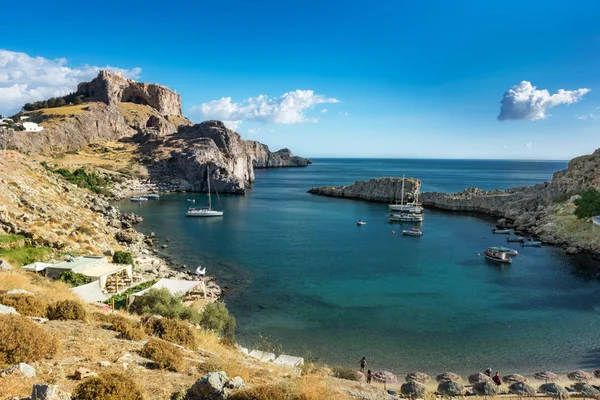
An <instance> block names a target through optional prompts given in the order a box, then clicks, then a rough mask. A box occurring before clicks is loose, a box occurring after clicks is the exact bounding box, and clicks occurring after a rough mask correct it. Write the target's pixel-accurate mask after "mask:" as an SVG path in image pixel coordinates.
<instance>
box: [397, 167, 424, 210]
mask: <svg viewBox="0 0 600 400" xmlns="http://www.w3.org/2000/svg"><path fill="white" fill-rule="evenodd" d="M420 184H421V181H418V185H419V186H420ZM419 186H417V190H415V199H414V201H413V202H411V203H404V175H402V200H401V201H400V204H398V201H397V200H396V203H395V204H390V205H389V208H390V211H399V212H403V213H413V214H420V213H422V212H423V206H422V204H421V203H419Z"/></svg>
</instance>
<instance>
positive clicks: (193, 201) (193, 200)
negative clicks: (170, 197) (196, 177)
mask: <svg viewBox="0 0 600 400" xmlns="http://www.w3.org/2000/svg"><path fill="white" fill-rule="evenodd" d="M187 201H191V202H192V203H195V202H196V200H195V199H187Z"/></svg>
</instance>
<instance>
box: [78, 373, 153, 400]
mask: <svg viewBox="0 0 600 400" xmlns="http://www.w3.org/2000/svg"><path fill="white" fill-rule="evenodd" d="M98 399H102V400H143V399H144V396H143V395H142V392H141V390H140V388H139V386H138V384H137V383H136V382H135V381H134V380H133V379H131V377H129V376H127V375H125V374H122V373H120V372H105V373H102V374H100V375H99V376H94V377H91V378H88V379H87V380H86V381H85V382H83V383H80V384H79V385H78V386H77V387H76V388H75V393H73V400H98Z"/></svg>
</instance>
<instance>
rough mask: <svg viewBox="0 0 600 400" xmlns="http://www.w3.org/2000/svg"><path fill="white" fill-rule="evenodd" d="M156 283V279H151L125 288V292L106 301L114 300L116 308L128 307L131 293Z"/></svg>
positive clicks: (111, 302) (108, 302)
mask: <svg viewBox="0 0 600 400" xmlns="http://www.w3.org/2000/svg"><path fill="white" fill-rule="evenodd" d="M113 262H114V260H113ZM155 283H156V279H151V280H149V281H146V282H142V283H140V284H139V285H135V286H133V287H130V288H129V289H127V290H125V291H124V292H121V293H119V294H115V295H114V296H112V297H111V298H110V299H108V300H106V301H105V303H106V304H113V302H114V304H115V309H117V310H120V309H124V308H126V307H127V298H128V297H129V295H131V294H133V293H137V292H141V291H142V290H146V289H148V288H149V287H151V286H152V285H154V284H155Z"/></svg>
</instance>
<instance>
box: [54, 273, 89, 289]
mask: <svg viewBox="0 0 600 400" xmlns="http://www.w3.org/2000/svg"><path fill="white" fill-rule="evenodd" d="M58 279H60V280H61V281H63V282H64V283H66V284H67V285H69V286H71V287H77V286H81V285H86V284H88V283H90V282H91V281H92V280H91V279H90V277H88V276H85V275H83V274H80V273H77V272H73V271H65V272H61V273H60V275H58Z"/></svg>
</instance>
